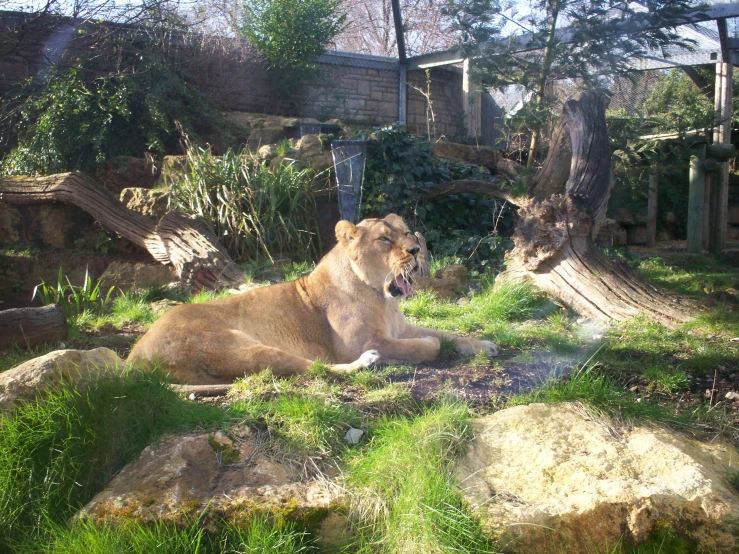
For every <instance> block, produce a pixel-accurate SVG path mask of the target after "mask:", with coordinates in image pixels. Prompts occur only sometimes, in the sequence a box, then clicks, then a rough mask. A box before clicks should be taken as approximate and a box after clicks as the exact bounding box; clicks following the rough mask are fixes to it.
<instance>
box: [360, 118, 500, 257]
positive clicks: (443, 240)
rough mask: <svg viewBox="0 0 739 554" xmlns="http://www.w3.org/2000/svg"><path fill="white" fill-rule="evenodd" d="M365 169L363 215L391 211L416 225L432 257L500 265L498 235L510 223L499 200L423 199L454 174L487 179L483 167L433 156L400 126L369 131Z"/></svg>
mask: <svg viewBox="0 0 739 554" xmlns="http://www.w3.org/2000/svg"><path fill="white" fill-rule="evenodd" d="M374 138H376V141H377V142H376V144H375V145H374V147H373V148H372V149H371V151H370V155H369V157H368V159H367V164H366V168H365V173H364V185H363V186H364V190H365V192H364V193H363V197H364V198H365V203H364V205H363V206H361V209H362V216H378V217H384V216H385V215H387V214H388V213H390V212H395V213H397V214H400V215H402V216H404V217H405V218H406V221H408V223H409V225H410V226H411V227H416V228H418V229H420V230H421V231H422V232H423V234H424V236H425V237H426V240H427V242H428V244H429V249H430V250H431V251H432V252H433V254H434V255H435V256H437V257H458V258H462V259H463V261H464V262H465V263H467V264H469V265H470V266H472V268H473V270H475V271H477V270H480V269H483V270H484V269H487V268H490V267H493V266H496V265H497V264H500V263H501V262H502V259H503V255H504V254H505V250H504V244H503V239H502V238H501V235H502V234H504V233H505V232H507V231H508V230H509V229H510V228H511V226H512V219H511V215H510V212H509V210H507V209H505V208H504V206H503V203H502V202H500V201H496V200H494V199H491V198H489V197H486V196H482V195H477V194H452V195H449V196H445V197H443V198H441V199H430V200H429V199H424V198H423V194H424V193H425V192H427V191H428V190H429V189H431V188H433V187H434V186H435V185H438V184H440V183H444V182H448V181H452V180H454V179H481V180H484V179H489V178H490V173H489V172H488V171H487V170H484V169H483V168H480V167H477V166H473V165H468V164H463V163H460V162H456V161H453V160H442V159H439V158H437V157H436V156H434V153H433V147H432V146H431V144H430V143H429V142H428V141H427V140H424V139H422V138H419V137H417V136H415V135H413V134H412V133H410V132H409V131H408V130H407V129H406V128H405V127H402V126H389V127H383V128H382V129H380V130H378V131H377V132H376V133H375V134H374Z"/></svg>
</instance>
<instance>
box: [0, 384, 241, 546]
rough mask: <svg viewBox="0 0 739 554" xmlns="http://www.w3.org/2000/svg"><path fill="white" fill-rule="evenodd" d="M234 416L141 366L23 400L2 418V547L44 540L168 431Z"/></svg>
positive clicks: (211, 422) (210, 424) (0, 469)
mask: <svg viewBox="0 0 739 554" xmlns="http://www.w3.org/2000/svg"><path fill="white" fill-rule="evenodd" d="M227 418H228V415H227V412H225V411H224V410H222V409H219V408H216V407H213V406H202V405H194V404H192V403H189V402H186V401H184V400H182V399H180V398H179V397H178V396H177V394H176V393H175V392H173V391H172V390H170V389H169V387H168V386H167V383H166V381H165V380H164V379H163V377H162V376H161V375H159V374H157V373H143V372H139V371H136V370H130V371H128V372H126V373H124V374H122V375H119V376H115V377H113V376H110V377H106V378H104V379H102V380H100V381H99V382H98V383H96V384H93V385H92V386H91V387H90V388H89V389H88V390H86V391H80V390H75V389H73V388H72V387H71V386H70V387H65V388H62V389H61V390H60V391H58V392H56V393H53V394H50V395H48V396H47V397H45V398H43V399H39V400H35V401H32V402H29V403H27V404H24V405H21V406H19V407H18V408H17V409H16V411H15V412H14V413H13V414H12V415H10V416H3V417H2V418H0V552H9V551H12V550H11V547H12V546H13V544H15V543H16V542H21V543H23V542H25V543H28V542H29V541H32V542H38V541H43V539H44V538H45V537H46V536H47V535H48V533H49V532H50V529H51V528H52V527H53V525H54V524H58V523H61V522H64V521H66V519H67V518H69V517H70V516H71V515H72V514H73V513H74V512H75V511H76V510H78V509H79V508H80V507H81V506H82V505H83V504H84V503H85V502H87V501H88V500H89V499H90V498H91V497H92V496H93V495H94V494H95V493H96V492H97V491H98V490H99V489H100V487H101V485H102V484H103V483H105V482H106V481H107V479H109V478H110V477H111V476H112V475H113V474H114V473H115V472H116V471H118V470H119V469H121V468H122V467H123V466H124V465H125V464H126V463H127V462H128V461H130V460H131V459H133V458H134V457H135V456H136V455H137V454H138V453H139V452H140V451H141V450H143V448H145V447H146V446H147V445H149V444H151V442H153V441H154V440H155V439H156V438H157V437H159V436H161V435H162V434H163V433H165V432H168V431H172V430H175V429H183V428H192V427H195V426H196V425H205V426H214V425H216V424H218V423H221V422H223V421H225V420H226V419H227Z"/></svg>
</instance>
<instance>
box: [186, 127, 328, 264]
mask: <svg viewBox="0 0 739 554" xmlns="http://www.w3.org/2000/svg"><path fill="white" fill-rule="evenodd" d="M186 144H187V169H186V172H185V175H184V177H183V178H182V179H180V180H179V181H178V182H176V183H173V186H172V191H173V202H174V204H175V205H176V206H177V207H178V208H179V209H181V210H182V211H184V212H186V213H189V214H193V215H196V216H198V217H201V218H203V219H205V220H206V221H209V222H212V223H213V225H214V226H215V231H216V233H217V235H218V238H219V240H220V241H221V242H222V244H223V245H224V246H225V247H226V249H227V250H228V251H229V253H230V254H231V255H232V256H233V257H234V258H235V259H236V260H239V261H241V260H247V259H256V260H258V259H259V258H260V257H266V258H269V259H270V260H273V258H274V257H275V256H276V255H278V254H280V255H281V254H291V255H298V256H299V257H303V258H310V257H313V256H316V255H317V253H318V252H319V245H318V240H317V238H318V235H317V233H316V225H317V224H316V205H315V200H314V198H313V188H314V186H315V184H316V182H318V181H320V180H321V179H322V178H325V176H324V175H317V174H316V173H315V172H314V171H313V170H312V169H310V168H309V167H300V166H298V165H297V164H296V163H288V162H283V163H280V164H275V165H272V166H270V165H268V163H267V162H265V161H260V160H258V159H256V158H255V157H254V156H252V155H250V154H249V153H248V152H247V151H245V150H242V151H240V152H233V151H230V150H229V151H227V152H226V153H225V154H223V156H213V155H212V153H211V151H210V150H209V149H205V148H200V147H198V146H196V145H193V144H192V143H190V142H189V141H187V139H186Z"/></svg>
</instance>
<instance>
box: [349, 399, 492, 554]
mask: <svg viewBox="0 0 739 554" xmlns="http://www.w3.org/2000/svg"><path fill="white" fill-rule="evenodd" d="M466 419H467V407H466V406H465V405H464V404H461V403H457V402H446V403H442V404H440V405H438V406H436V407H435V408H430V409H428V410H427V411H426V412H424V413H423V414H421V415H420V416H418V417H416V418H395V419H385V420H383V421H381V422H380V423H379V424H378V425H377V426H376V427H375V429H374V430H373V435H374V436H373V438H372V441H371V443H370V445H369V446H368V447H367V448H365V449H364V450H362V451H360V452H358V453H357V454H356V455H354V456H353V457H351V458H350V459H349V461H348V466H349V472H348V477H347V485H348V487H349V490H350V491H351V492H352V493H353V498H354V501H353V505H352V514H353V517H354V519H355V520H356V521H357V525H358V534H357V537H356V540H355V544H354V545H353V546H354V548H355V550H354V551H355V552H358V553H370V552H372V553H388V554H390V553H393V554H395V553H400V552H409V553H410V552H413V553H416V552H423V553H424V554H435V553H447V552H449V553H451V552H454V553H469V554H472V553H475V554H484V553H488V552H495V551H496V549H495V546H494V545H493V544H492V543H491V542H490V541H489V540H488V539H487V538H486V537H485V535H484V533H483V531H482V529H481V528H480V525H479V523H478V522H477V520H475V519H474V518H473V517H472V516H471V515H470V514H469V513H468V512H467V511H466V509H465V507H464V506H463V504H462V500H461V497H460V495H459V493H458V491H457V489H456V485H455V484H454V470H455V462H456V459H457V457H458V455H459V454H460V453H461V451H462V447H463V444H464V441H465V440H466V438H467V426H466Z"/></svg>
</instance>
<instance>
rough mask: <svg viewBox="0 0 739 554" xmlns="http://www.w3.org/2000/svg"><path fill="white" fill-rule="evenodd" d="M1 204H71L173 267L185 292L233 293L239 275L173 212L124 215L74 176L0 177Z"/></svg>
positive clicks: (193, 225) (212, 243)
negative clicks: (150, 215) (154, 217)
mask: <svg viewBox="0 0 739 554" xmlns="http://www.w3.org/2000/svg"><path fill="white" fill-rule="evenodd" d="M0 201H1V202H7V203H9V204H43V203H49V202H63V203H65V204H72V205H74V206H77V207H78V208H81V209H83V210H85V211H86V212H87V213H89V214H90V215H92V216H93V217H94V218H95V219H96V220H97V221H98V222H99V223H100V225H102V226H103V227H104V228H106V229H108V230H110V231H112V232H114V233H117V234H118V235H120V236H122V237H124V238H126V239H128V240H130V241H131V242H133V243H134V244H136V245H138V246H140V247H141V248H144V249H145V250H147V251H148V252H149V253H150V254H151V255H152V256H153V257H154V259H155V260H157V261H158V262H161V263H163V264H170V263H171V264H172V265H173V266H174V267H175V269H176V270H177V274H178V276H179V277H180V281H181V282H182V285H183V287H185V288H186V289H187V290H199V289H202V288H206V289H212V290H215V289H220V288H238V286H239V285H240V284H242V283H243V282H244V275H243V273H242V272H241V271H239V269H238V267H236V264H235V263H234V262H233V260H232V259H231V257H230V256H229V255H228V253H227V252H226V250H225V249H224V248H223V247H222V246H221V245H220V244H218V240H217V239H216V237H215V236H214V235H213V233H211V232H210V230H209V229H207V228H206V227H205V226H204V225H203V224H201V223H199V222H197V221H195V220H193V219H190V218H189V217H187V216H185V215H183V214H179V213H177V212H170V213H168V214H166V215H164V217H162V218H161V220H160V221H159V223H155V222H154V221H152V220H151V219H149V218H147V217H145V216H143V215H141V214H139V213H137V212H134V211H132V210H129V209H128V208H126V207H125V206H124V205H123V204H122V203H121V202H119V201H118V199H117V198H115V197H114V196H113V195H112V194H110V193H109V192H108V191H107V190H105V189H104V188H103V187H102V186H101V185H99V184H98V183H96V182H95V181H93V180H92V179H91V178H90V177H88V176H87V175H85V174H83V173H80V172H77V171H73V172H71V173H60V174H57V175H48V176H45V177H25V176H22V177H0Z"/></svg>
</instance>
